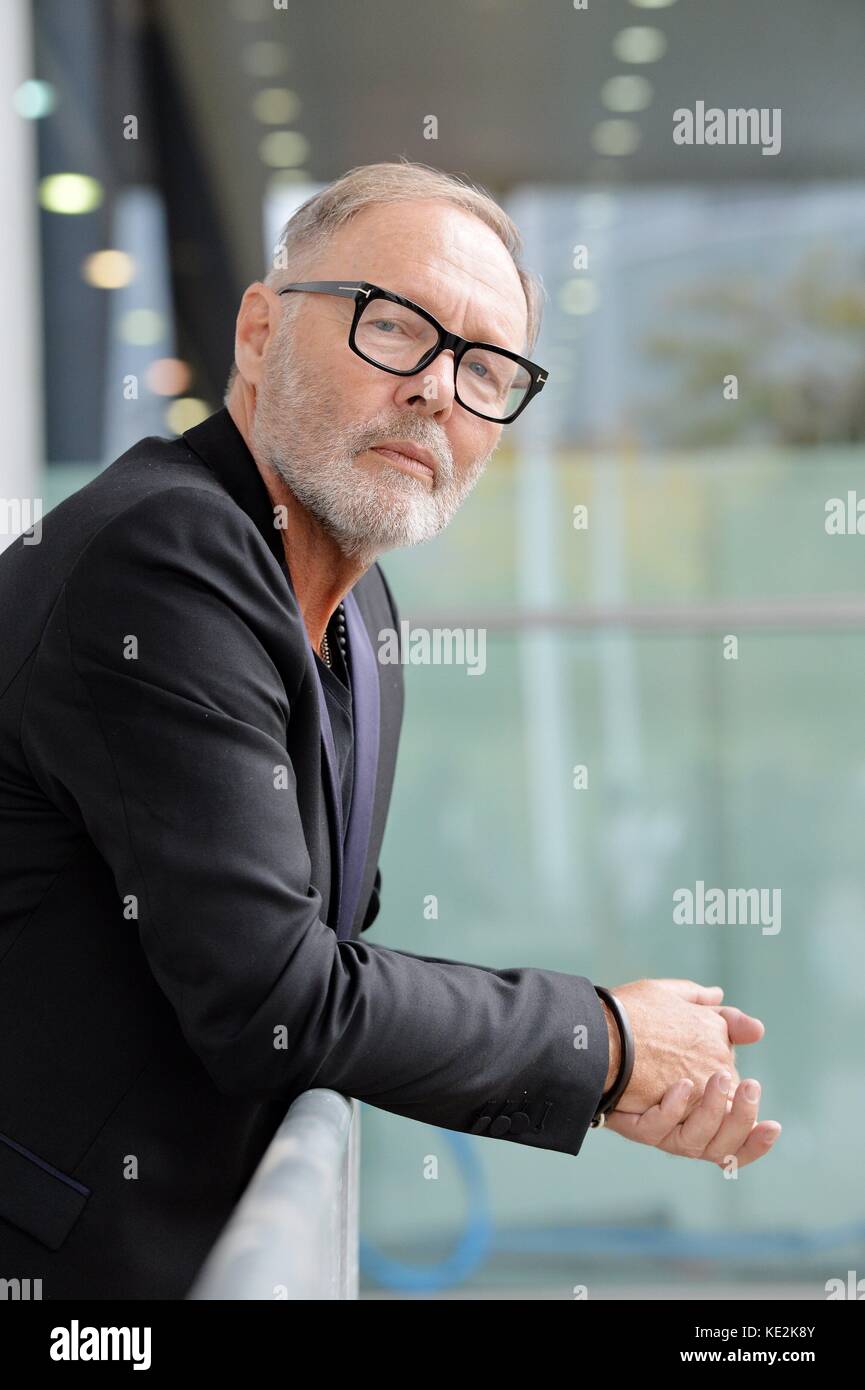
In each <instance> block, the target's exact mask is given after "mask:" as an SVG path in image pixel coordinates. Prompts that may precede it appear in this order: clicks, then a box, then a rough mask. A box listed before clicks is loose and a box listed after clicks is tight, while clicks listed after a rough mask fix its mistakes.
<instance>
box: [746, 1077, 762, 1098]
mask: <svg viewBox="0 0 865 1390" xmlns="http://www.w3.org/2000/svg"><path fill="white" fill-rule="evenodd" d="M745 1099H746V1100H751V1101H754V1100H759V1099H760V1085H759V1082H757V1081H749V1082H748V1083H747V1085H746V1086H745Z"/></svg>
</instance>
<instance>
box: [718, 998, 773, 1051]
mask: <svg viewBox="0 0 865 1390" xmlns="http://www.w3.org/2000/svg"><path fill="white" fill-rule="evenodd" d="M715 1013H718V1014H720V1015H721V1017H722V1018H723V1019H724V1021H725V1022H726V1024H727V1033H728V1034H729V1038H730V1042H731V1043H755V1042H759V1041H760V1039H761V1038H762V1036H763V1034H764V1033H765V1031H766V1028H765V1025H764V1024H763V1023H762V1021H761V1020H760V1019H759V1018H754V1017H753V1016H752V1015H751V1014H746V1013H743V1012H742V1010H741V1009H737V1008H734V1006H733V1005H732V1004H725V1005H724V1006H723V1007H722V1008H715Z"/></svg>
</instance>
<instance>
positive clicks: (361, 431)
mask: <svg viewBox="0 0 865 1390" xmlns="http://www.w3.org/2000/svg"><path fill="white" fill-rule="evenodd" d="M419 424H420V422H419V421H418V418H417V416H415V415H413V416H411V417H406V416H405V415H403V416H402V417H396V418H392V419H390V420H387V421H385V420H376V421H375V422H374V423H367V424H365V425H362V426H358V427H357V429H354V430H351V431H349V434H350V438H349V440H348V443H349V447H350V449H351V452H352V453H353V454H361V453H363V451H364V450H365V449H372V448H375V447H376V445H378V444H380V443H381V442H382V440H385V439H404V440H405V441H406V443H408V444H417V445H418V446H419V447H420V448H422V449H429V451H430V453H431V454H432V455H433V457H434V459H435V461H436V463H437V464H438V466H439V469H440V471H441V476H442V477H444V478H452V477H453V475H454V456H453V453H452V451H451V447H450V445H449V444H448V442H447V438H446V436H445V435H443V434H442V433H441V432H440V431H437V430H429V429H423V428H418V426H419Z"/></svg>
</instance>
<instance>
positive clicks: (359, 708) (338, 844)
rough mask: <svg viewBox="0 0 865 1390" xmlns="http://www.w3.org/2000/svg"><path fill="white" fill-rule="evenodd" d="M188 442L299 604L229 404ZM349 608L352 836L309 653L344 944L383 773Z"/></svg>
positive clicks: (372, 684)
mask: <svg viewBox="0 0 865 1390" xmlns="http://www.w3.org/2000/svg"><path fill="white" fill-rule="evenodd" d="M183 439H184V441H185V443H186V444H187V445H188V446H189V448H190V449H192V450H193V452H194V453H196V454H197V455H198V456H199V458H201V459H203V460H204V462H205V463H206V464H207V466H208V467H209V468H210V469H212V470H213V472H214V473H215V474H216V476H217V477H218V478H219V480H220V482H221V483H222V485H223V487H224V488H225V489H226V491H227V492H228V493H229V494H230V496H231V497H232V498H233V499H234V501H235V502H236V503H237V505H238V506H239V507H241V508H242V509H243V510H244V511H245V512H246V514H247V516H249V517H250V519H251V520H252V521H254V522H255V525H256V526H257V528H258V530H259V532H260V533H261V535H262V537H263V538H264V540H265V541H266V542H267V545H268V547H269V549H270V551H271V553H272V554H273V556H274V559H275V560H276V561H277V563H278V565H279V567H280V569H281V570H282V572H283V575H284V576H285V581H286V584H287V586H288V591H289V594H290V595H291V597H290V599H289V602H292V603H294V604H295V605H296V604H297V597H296V595H295V592H294V585H293V584H292V582H291V572H290V570H289V568H288V565H287V563H286V559H285V551H284V549H283V544H282V535H281V533H280V531H279V530H278V528H277V527H275V526H274V524H273V523H274V510H273V504H272V503H271V500H270V494H269V493H268V491H267V487H266V486H265V483H264V479H263V478H262V476H261V474H260V473H259V471H258V467H257V466H256V462H255V459H254V458H253V457H252V454H251V453H250V451H249V449H248V448H247V445H246V441H245V439H244V438H243V435H242V434H241V433H240V431H239V430H238V428H237V426H236V425H235V423H234V421H233V420H232V418H231V415H230V413H229V411H228V410H227V409H225V407H223V408H222V409H221V410H218V411H216V412H215V413H214V414H213V415H211V416H209V417H208V419H207V420H204V421H203V422H202V423H201V424H200V425H196V426H195V427H194V428H193V429H191V430H186V431H185V432H184V435H183ZM345 609H346V628H347V633H348V643H349V660H350V662H351V667H350V672H351V676H350V678H351V687H352V724H353V728H354V780H353V784H352V806H351V814H350V816H349V825H348V832H347V834H346V830H345V827H344V826H343V823H342V794H341V789H340V784H339V777H338V768H337V760H336V750H335V748H334V743H333V732H332V730H331V725H330V716H329V714H328V711H327V704H326V701H325V695H324V690H323V688H322V684H321V679H320V677H319V673H318V667H317V665H316V660H315V654H314V653H313V650H312V645H311V643H310V642H309V641H307V648H306V650H307V661H308V662H309V665H310V668H311V671H312V677H313V680H314V681H315V687H316V690H317V692H318V708H319V723H320V725H321V754H322V780H323V782H324V791H325V798H324V799H325V805H326V808H327V821H328V829H329V832H330V844H331V856H332V872H331V882H332V891H331V901H330V903H329V904H328V913H327V917H328V920H329V922H330V923H331V925H332V926H334V927H335V929H336V931H337V935H338V936H339V937H340V939H347V938H348V937H350V935H351V931H352V925H353V922H354V918H355V916H356V913H357V908H358V904H359V897H360V894H361V891H362V885H363V878H364V873H365V870H366V857H367V854H368V852H369V845H370V839H371V835H372V822H373V807H374V803H375V796H376V789H377V780H378V774H379V768H378V763H379V744H380V700H381V690H380V686H379V669H378V662H377V660H376V657H375V652H374V650H373V646H372V641H371V638H370V635H369V631H368V629H367V624H366V621H365V619H364V617H363V615H362V613H361V611H360V607H359V605H358V602H357V599H356V598H355V595H354V591H353V590H352V591H350V592H349V593H348V594H347V595H346V598H345Z"/></svg>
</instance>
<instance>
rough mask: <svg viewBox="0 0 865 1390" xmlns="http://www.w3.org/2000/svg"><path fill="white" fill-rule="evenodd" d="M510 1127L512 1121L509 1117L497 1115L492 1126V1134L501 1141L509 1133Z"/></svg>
mask: <svg viewBox="0 0 865 1390" xmlns="http://www.w3.org/2000/svg"><path fill="white" fill-rule="evenodd" d="M510 1127H511V1119H510V1116H509V1115H497V1116H496V1118H495V1119H494V1120H493V1122H492V1124H491V1125H490V1134H492V1135H494V1137H495V1138H496V1139H499V1138H501V1136H502V1135H503V1134H507V1133H508V1131H509V1130H510Z"/></svg>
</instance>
